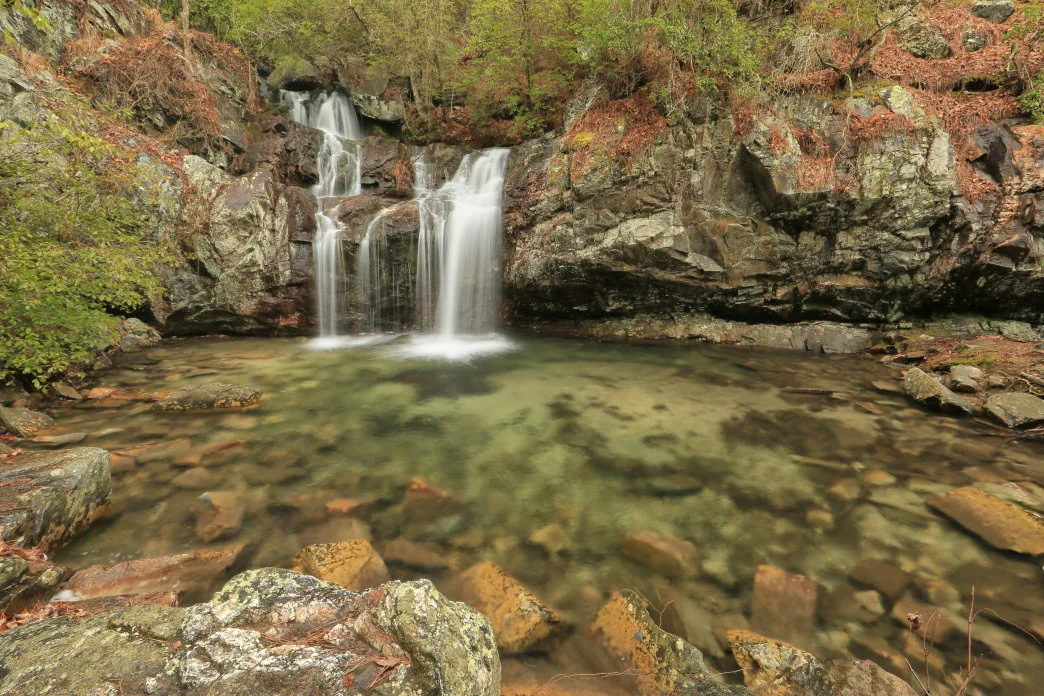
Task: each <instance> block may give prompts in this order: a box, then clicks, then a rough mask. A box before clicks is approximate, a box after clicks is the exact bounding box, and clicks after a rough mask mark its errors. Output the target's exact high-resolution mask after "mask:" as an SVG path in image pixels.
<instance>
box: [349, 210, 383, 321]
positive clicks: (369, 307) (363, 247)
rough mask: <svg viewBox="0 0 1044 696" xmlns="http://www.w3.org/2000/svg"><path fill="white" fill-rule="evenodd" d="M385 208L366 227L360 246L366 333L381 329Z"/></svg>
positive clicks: (358, 272)
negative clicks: (382, 251)
mask: <svg viewBox="0 0 1044 696" xmlns="http://www.w3.org/2000/svg"><path fill="white" fill-rule="evenodd" d="M388 212H389V209H388V208H385V209H384V210H382V211H381V212H379V213H377V215H376V217H374V218H373V220H371V221H370V224H369V225H367V227H366V236H364V237H363V240H362V242H361V243H360V244H359V253H358V257H357V262H358V269H357V270H356V275H357V276H358V278H359V288H360V295H361V301H362V302H361V304H362V313H363V316H365V317H366V331H367V333H370V334H375V333H377V332H378V331H380V328H381V308H382V302H381V284H382V280H383V279H382V278H381V248H382V247H383V246H384V243H383V242H384V236H385V234H384V216H385V215H387V214H388Z"/></svg>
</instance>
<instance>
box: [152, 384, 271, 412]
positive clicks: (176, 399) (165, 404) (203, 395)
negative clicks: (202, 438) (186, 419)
mask: <svg viewBox="0 0 1044 696" xmlns="http://www.w3.org/2000/svg"><path fill="white" fill-rule="evenodd" d="M260 400H261V390H260V389H258V388H257V387H241V386H238V385H235V384H221V383H220V382H211V383H209V384H200V385H197V386H194V387H182V388H181V389H178V390H177V391H174V392H172V393H171V394H169V395H168V396H166V397H164V398H162V399H160V400H159V401H158V402H156V410H157V411H202V410H208V409H218V408H238V407H241V406H250V405H252V404H256V403H257V402H258V401H260Z"/></svg>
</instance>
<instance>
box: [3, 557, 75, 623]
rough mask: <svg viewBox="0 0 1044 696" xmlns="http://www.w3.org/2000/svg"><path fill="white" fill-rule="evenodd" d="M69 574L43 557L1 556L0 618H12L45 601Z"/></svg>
mask: <svg viewBox="0 0 1044 696" xmlns="http://www.w3.org/2000/svg"><path fill="white" fill-rule="evenodd" d="M67 574H68V571H66V569H65V568H62V567H61V566H58V565H55V564H53V563H50V562H49V561H47V560H46V559H45V558H43V555H42V554H34V553H32V552H29V553H26V554H23V555H9V556H0V614H6V615H8V616H13V615H14V614H17V613H18V612H20V611H22V610H23V609H25V608H26V607H28V606H29V605H31V604H35V603H36V602H39V601H41V600H46V599H47V598H48V597H50V596H51V595H52V594H54V591H55V588H57V587H58V585H59V583H61V581H62V580H63V579H65V576H66V575H67Z"/></svg>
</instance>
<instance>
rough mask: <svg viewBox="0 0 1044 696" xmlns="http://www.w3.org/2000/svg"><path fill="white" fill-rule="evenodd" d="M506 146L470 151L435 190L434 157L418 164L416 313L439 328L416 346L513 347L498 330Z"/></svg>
mask: <svg viewBox="0 0 1044 696" xmlns="http://www.w3.org/2000/svg"><path fill="white" fill-rule="evenodd" d="M508 154H509V150H507V149H502V148H498V149H492V150H486V151H484V152H481V153H479V154H477V155H467V156H466V157H465V158H464V160H463V161H462V162H461V163H460V167H459V168H458V169H457V173H456V174H455V175H454V176H453V178H452V179H451V180H450V181H448V182H447V183H446V184H444V185H443V186H442V187H441V188H440V189H438V190H437V191H435V190H432V189H431V188H429V184H430V178H429V175H430V172H429V171H428V165H427V164H426V163H424V162H423V161H422V162H420V163H419V165H418V169H417V175H416V178H415V181H416V182H418V183H417V184H416V186H417V187H418V188H417V199H418V206H419V210H420V237H419V239H418V252H417V286H416V297H417V321H418V323H419V324H420V326H421V328H422V330H424V331H427V332H433V333H430V334H429V335H427V336H421V337H418V338H417V339H416V340H415V341H414V342H413V344H412V346H411V348H410V350H409V352H410V353H411V354H414V355H430V356H438V357H445V358H451V359H455V358H456V359H459V358H466V357H470V356H472V355H475V354H477V353H486V352H496V351H500V350H504V349H506V348H508V347H510V344H509V343H508V342H507V341H506V340H505V339H503V338H502V337H500V336H497V335H496V334H495V333H494V330H495V329H496V325H497V316H498V313H499V312H498V310H499V306H500V251H501V231H502V225H501V216H502V207H503V205H502V202H503V191H504V174H505V171H506V169H507V160H508ZM436 297H437V301H436V300H435V298H436Z"/></svg>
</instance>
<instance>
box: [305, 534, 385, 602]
mask: <svg viewBox="0 0 1044 696" xmlns="http://www.w3.org/2000/svg"><path fill="white" fill-rule="evenodd" d="M292 567H293V569H294V570H297V571H300V572H302V573H306V574H308V575H312V576H314V577H317V578H319V579H320V580H325V581H326V582H332V583H334V584H337V585H340V586H341V587H344V588H346V589H349V590H361V589H365V588H367V587H374V586H375V585H380V584H381V583H384V582H387V581H388V569H387V568H386V567H385V565H384V560H383V559H382V558H381V557H380V555H378V553H377V552H376V551H375V550H374V548H373V546H371V545H370V542H369V541H367V540H366V539H353V540H351V541H340V542H335V543H332V544H313V545H312V546H307V547H305V548H304V549H302V550H301V552H300V553H298V554H297V555H296V556H295V557H294V560H293V566H292Z"/></svg>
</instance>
